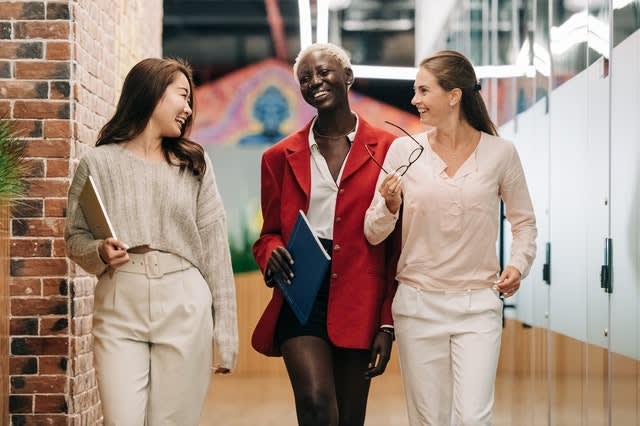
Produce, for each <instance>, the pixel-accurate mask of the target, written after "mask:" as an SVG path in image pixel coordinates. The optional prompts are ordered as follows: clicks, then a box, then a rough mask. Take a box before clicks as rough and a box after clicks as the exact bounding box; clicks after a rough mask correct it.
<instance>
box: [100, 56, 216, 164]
mask: <svg viewBox="0 0 640 426" xmlns="http://www.w3.org/2000/svg"><path fill="white" fill-rule="evenodd" d="M179 73H182V74H184V76H185V77H186V78H187V80H188V81H189V89H190V90H189V104H190V105H192V109H193V110H194V112H193V113H192V114H191V115H190V116H189V117H188V118H187V121H186V122H185V124H184V126H183V127H182V132H181V134H180V136H178V137H176V138H163V139H162V151H163V153H164V158H165V160H166V161H167V162H168V163H169V164H173V165H176V166H179V167H180V171H184V170H185V169H188V170H189V171H190V172H192V173H193V174H194V175H195V176H203V175H204V172H205V170H206V163H205V159H204V149H203V148H202V146H200V145H199V144H197V143H195V142H193V141H191V140H189V139H188V138H187V135H188V134H189V132H190V130H191V125H192V123H193V117H194V114H195V109H194V108H193V76H192V73H191V67H190V66H189V65H188V64H187V63H186V62H184V61H183V60H181V59H160V58H147V59H143V60H142V61H140V62H138V63H137V64H136V65H135V66H134V67H133V68H131V71H129V73H128V74H127V76H126V78H125V79H124V84H123V85H122V93H121V95H120V100H119V101H118V106H117V107H116V112H115V113H114V114H113V117H112V118H111V119H110V120H109V121H108V122H107V124H105V125H104V127H102V129H101V130H100V133H99V134H98V141H97V142H96V146H100V145H107V144H110V143H120V142H126V141H130V140H132V139H133V138H135V137H136V136H138V135H140V134H141V133H142V132H143V131H144V129H145V128H146V127H147V124H148V123H149V119H150V118H151V115H152V114H153V111H154V109H155V108H156V105H158V102H159V101H160V99H161V98H162V96H163V95H164V93H165V91H166V90H167V87H168V86H169V85H170V84H171V83H172V82H173V81H174V79H175V78H176V76H177V75H178V74H179Z"/></svg>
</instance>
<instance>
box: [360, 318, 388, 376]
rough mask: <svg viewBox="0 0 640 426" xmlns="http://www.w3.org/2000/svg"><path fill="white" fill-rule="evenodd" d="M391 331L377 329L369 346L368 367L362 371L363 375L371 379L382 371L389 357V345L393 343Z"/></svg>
mask: <svg viewBox="0 0 640 426" xmlns="http://www.w3.org/2000/svg"><path fill="white" fill-rule="evenodd" d="M392 333H393V331H392V330H389V332H387V331H378V333H377V334H376V337H375V338H374V339H373V345H372V346H371V359H370V360H369V369H368V370H367V371H366V372H365V373H364V377H365V378H367V379H371V378H373V377H376V376H379V375H381V374H382V373H384V370H385V369H386V368H387V363H388V362H389V359H390V358H391V346H392V345H393V334H392Z"/></svg>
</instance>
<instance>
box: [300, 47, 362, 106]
mask: <svg viewBox="0 0 640 426" xmlns="http://www.w3.org/2000/svg"><path fill="white" fill-rule="evenodd" d="M297 72H298V75H297V77H298V82H299V83H300V93H301V94H302V97H303V98H304V100H305V101H306V102H307V103H308V104H309V105H311V106H312V107H314V108H316V109H317V110H323V109H333V108H337V107H340V106H346V105H347V104H348V96H347V91H348V88H349V86H350V85H351V83H352V82H353V72H352V71H351V69H349V68H344V67H343V66H342V65H341V64H340V62H339V61H338V60H337V59H336V58H335V57H334V56H333V55H331V54H329V53H327V52H324V51H312V52H310V53H309V54H307V55H306V56H305V57H304V58H302V60H301V61H300V63H299V65H298V69H297Z"/></svg>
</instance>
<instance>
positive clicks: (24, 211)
mask: <svg viewBox="0 0 640 426" xmlns="http://www.w3.org/2000/svg"><path fill="white" fill-rule="evenodd" d="M43 211H44V209H43V202H42V200H41V199H28V198H25V199H23V200H20V202H18V203H16V205H15V206H13V208H12V209H11V215H12V216H13V217H14V218H16V219H17V218H25V217H42V213H43Z"/></svg>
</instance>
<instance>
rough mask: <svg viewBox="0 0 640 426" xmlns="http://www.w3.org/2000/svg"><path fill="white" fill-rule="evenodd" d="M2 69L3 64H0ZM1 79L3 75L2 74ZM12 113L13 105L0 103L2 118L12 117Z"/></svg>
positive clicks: (7, 102)
mask: <svg viewBox="0 0 640 426" xmlns="http://www.w3.org/2000/svg"><path fill="white" fill-rule="evenodd" d="M0 68H2V64H0ZM0 78H2V75H1V73H0ZM10 113H11V104H10V103H9V101H0V117H10Z"/></svg>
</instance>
